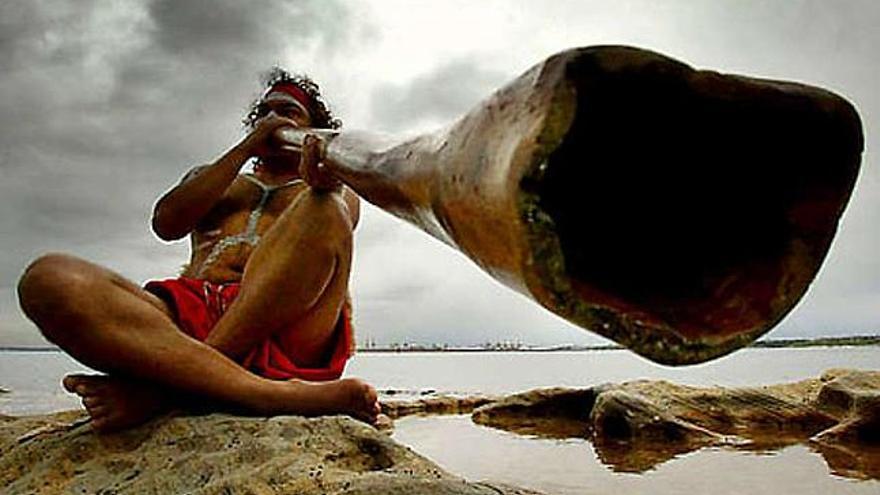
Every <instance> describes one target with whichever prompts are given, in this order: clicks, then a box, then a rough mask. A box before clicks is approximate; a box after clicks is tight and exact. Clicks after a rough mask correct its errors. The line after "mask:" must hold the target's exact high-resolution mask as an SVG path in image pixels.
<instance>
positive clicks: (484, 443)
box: [393, 416, 880, 495]
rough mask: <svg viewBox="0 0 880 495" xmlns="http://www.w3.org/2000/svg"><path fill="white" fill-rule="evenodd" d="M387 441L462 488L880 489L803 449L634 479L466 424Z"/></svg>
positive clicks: (706, 454) (400, 433)
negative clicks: (477, 484)
mask: <svg viewBox="0 0 880 495" xmlns="http://www.w3.org/2000/svg"><path fill="white" fill-rule="evenodd" d="M393 437H394V439H395V440H397V441H399V442H401V443H403V444H405V445H409V446H410V447H412V448H413V449H415V450H416V451H417V452H419V453H421V454H423V455H425V456H427V457H429V458H430V459H432V460H433V461H435V462H436V463H438V464H439V465H440V466H442V467H443V468H445V469H447V470H448V471H451V472H453V473H456V474H458V475H461V476H464V477H465V478H467V479H468V480H471V481H479V480H492V481H503V482H505V483H509V484H512V485H516V486H521V487H525V488H532V489H534V490H538V491H543V492H545V493H548V494H551V493H553V494H562V495H567V494H571V495H574V494H579V495H580V494H585V493H586V494H589V493H596V494H613V493H618V494H624V493H625V494H637V493H645V494H652V495H662V494H681V493H685V492H687V493H693V494H703V493H711V494H713V495H724V494H731V495H733V494H736V495H740V494H750V495H761V494H767V495H780V494H789V493H797V494H801V495H808V494H817V495H819V494H821V495H827V494H872V495H876V494H877V493H880V481H877V480H867V481H864V480H853V479H848V478H843V477H839V476H834V475H831V474H830V472H829V467H828V465H827V464H826V463H825V461H824V460H823V458H822V456H821V455H818V454H817V453H815V452H813V451H811V450H810V449H809V447H807V446H804V445H793V446H789V447H785V448H783V449H781V450H778V451H775V452H763V453H754V452H743V451H738V450H732V449H722V448H709V449H703V450H699V451H696V452H691V453H689V454H685V455H683V456H680V457H677V458H675V459H673V460H670V461H668V462H665V463H663V464H660V465H659V466H656V467H655V468H654V469H652V470H649V471H646V472H644V473H640V474H634V473H621V472H615V471H614V470H613V469H611V468H609V467H607V466H605V465H603V464H602V463H601V462H600V461H599V459H598V457H597V456H596V453H595V452H594V450H593V447H592V444H591V443H590V442H588V441H586V440H581V439H568V440H548V439H540V438H533V437H525V436H521V435H516V434H513V433H507V432H503V431H499V430H494V429H491V428H487V427H484V426H479V425H475V424H474V423H472V422H471V420H470V417H468V416H441V417H422V418H419V417H408V418H403V419H400V420H398V421H397V422H396V425H395V432H394V435H393Z"/></svg>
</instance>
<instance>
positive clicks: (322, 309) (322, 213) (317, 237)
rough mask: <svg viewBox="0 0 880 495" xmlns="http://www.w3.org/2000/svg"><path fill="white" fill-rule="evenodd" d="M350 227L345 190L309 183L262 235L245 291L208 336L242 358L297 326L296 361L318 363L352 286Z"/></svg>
mask: <svg viewBox="0 0 880 495" xmlns="http://www.w3.org/2000/svg"><path fill="white" fill-rule="evenodd" d="M351 257H352V226H351V220H350V218H349V215H348V210H347V208H346V206H345V203H344V202H343V200H342V195H341V192H314V191H313V190H311V189H309V188H307V189H306V190H305V191H303V192H302V193H301V194H300V195H299V196H298V197H297V198H296V200H295V201H294V202H293V204H291V205H290V206H289V207H288V208H287V210H286V211H285V212H284V213H283V214H282V215H281V216H280V217H279V218H278V220H276V222H275V224H273V226H272V228H270V229H269V230H268V231H267V232H266V233H265V234H264V235H263V238H262V239H261V240H260V244H259V245H258V246H257V248H256V249H255V250H254V252H253V253H252V254H251V257H250V259H249V260H248V263H247V266H246V268H245V272H244V277H243V279H242V284H241V292H240V293H239V295H238V297H237V298H236V300H235V302H234V303H233V304H232V305H231V306H230V307H229V309H228V310H227V311H226V314H224V315H223V317H222V318H221V319H220V321H219V322H218V323H217V325H216V326H215V327H214V329H213V330H212V332H211V336H210V337H209V339H208V341H209V342H212V343H217V344H218V345H217V347H218V348H219V349H221V350H223V351H224V352H225V353H226V354H228V355H232V356H236V357H238V356H240V355H242V354H243V353H244V352H246V351H247V350H248V349H250V348H251V347H252V346H253V345H254V344H255V343H257V342H259V341H260V340H261V339H260V338H258V337H257V338H255V337H254V336H259V335H266V334H267V332H268V333H274V332H276V331H278V330H284V329H288V328H295V329H296V331H295V333H294V334H293V335H291V338H292V339H293V343H294V346H293V347H294V349H293V352H294V355H293V356H292V357H293V359H294V361H295V362H296V363H297V364H299V365H301V366H307V367H308V366H311V367H318V366H321V365H322V364H323V363H322V362H321V360H322V359H324V358H326V356H327V354H328V352H327V351H328V350H329V349H328V347H329V346H330V345H331V344H332V342H333V337H334V331H335V329H336V323H337V320H338V319H339V315H340V310H341V308H342V305H343V304H344V301H345V298H346V294H347V291H348V279H349V272H350V269H351Z"/></svg>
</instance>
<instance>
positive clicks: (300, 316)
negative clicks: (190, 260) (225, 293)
mask: <svg viewBox="0 0 880 495" xmlns="http://www.w3.org/2000/svg"><path fill="white" fill-rule="evenodd" d="M344 208H345V207H344V205H343V204H342V201H341V198H339V194H338V193H314V192H312V191H311V190H306V191H305V192H303V193H302V194H301V195H300V197H299V198H298V199H297V200H296V201H295V202H294V204H292V205H291V206H290V207H289V208H288V210H287V211H285V212H284V214H283V215H282V216H281V218H279V219H278V220H277V221H276V223H275V225H273V227H272V228H271V229H270V230H269V231H268V232H267V233H266V234H265V236H264V239H263V241H262V242H261V243H260V245H259V247H258V248H257V249H255V251H254V253H253V254H252V256H251V260H250V261H249V263H248V266H247V268H246V270H245V275H244V279H243V281H242V289H241V293H240V296H239V298H238V299H237V300H236V302H235V303H234V304H233V305H232V306H231V307H230V308H229V310H228V311H227V313H226V314H225V315H224V317H223V318H222V319H221V320H220V322H219V323H218V325H217V326H216V327H215V330H214V332H217V333H216V334H215V333H213V332H212V335H211V338H213V339H215V341H214V342H210V341H209V342H208V343H202V342H198V341H196V340H195V339H192V338H190V337H188V336H187V335H185V334H183V333H182V332H181V331H180V330H179V329H178V328H177V326H176V325H175V324H174V322H173V320H172V318H171V314H170V311H169V310H168V308H167V307H166V306H165V304H164V303H163V302H162V301H161V300H160V299H159V298H157V297H156V296H154V295H152V294H150V293H148V292H146V291H144V290H143V289H141V288H140V287H138V286H137V285H135V284H134V283H132V282H130V281H128V280H126V279H124V278H123V277H121V276H119V275H118V274H116V273H113V272H112V271H109V270H107V269H105V268H102V267H100V266H97V265H95V264H92V263H89V262H87V261H83V260H80V259H77V258H74V257H70V256H65V255H58V254H50V255H45V256H43V257H41V258H39V259H38V260H36V261H35V262H34V263H32V264H31V265H30V266H29V267H28V269H27V270H26V272H25V274H24V275H23V276H22V278H21V280H20V282H19V299H20V303H21V306H22V309H23V310H24V312H25V314H27V316H28V317H29V318H30V319H31V320H33V321H34V323H36V325H37V326H38V327H39V328H40V330H41V332H42V333H43V335H45V336H46V338H47V339H48V340H50V341H51V342H53V343H55V344H57V345H58V346H59V347H61V348H62V349H64V350H65V351H67V352H68V353H69V354H70V355H71V356H73V357H74V358H75V359H77V360H78V361H80V362H82V363H83V364H85V365H87V366H89V367H91V368H94V369H97V370H100V371H102V372H105V373H107V374H108V375H109V376H108V377H83V376H75V377H68V378H66V379H65V382H64V383H65V386H66V387H67V388H68V389H70V390H72V391H74V392H76V393H78V394H80V395H81V396H83V403H84V405H85V406H86V408H87V409H88V410H89V413H90V414H91V415H92V417H93V420H94V422H93V426H94V427H95V428H96V429H99V430H112V429H118V428H123V427H126V426H130V425H131V424H135V423H137V422H139V421H142V420H144V419H146V418H148V417H149V416H150V415H151V414H154V413H155V409H156V408H157V407H158V405H159V404H160V403H161V402H162V401H163V400H164V401H167V400H168V399H169V397H171V396H172V395H174V396H177V397H183V398H186V397H194V398H199V400H206V399H207V400H210V401H213V402H215V403H216V404H218V405H219V406H222V407H229V408H235V409H237V410H240V411H243V412H248V413H253V414H261V415H262V414H283V413H289V414H307V415H314V414H333V413H344V414H349V415H352V416H355V417H358V418H360V419H364V420H366V421H372V420H373V419H374V418H375V416H376V414H377V413H378V403H377V401H376V394H375V391H374V390H373V388H372V387H370V386H369V385H367V384H366V383H364V382H362V381H360V380H357V379H343V380H336V381H331V382H321V383H308V382H303V381H298V380H291V381H273V380H268V379H265V378H262V377H259V376H257V375H254V374H252V373H250V372H248V371H247V370H245V369H244V368H242V367H241V366H239V365H238V364H237V363H236V362H235V361H233V359H232V358H231V357H230V356H232V357H233V358H234V357H238V356H240V355H241V354H243V353H244V352H246V346H247V345H248V344H249V343H250V342H251V341H252V340H253V331H256V330H258V329H266V328H270V327H271V326H273V325H274V326H277V327H282V326H284V327H286V326H287V325H289V324H291V323H295V324H296V325H297V328H298V329H302V332H301V333H302V335H301V336H298V338H299V339H300V340H301V341H302V343H303V347H302V352H301V355H300V356H294V359H298V360H300V361H301V362H302V364H304V365H308V364H309V363H308V360H309V359H312V358H311V356H314V355H316V351H320V349H322V346H326V345H327V343H328V342H329V341H330V338H331V336H332V331H333V328H334V327H335V323H336V319H337V318H338V316H339V310H340V308H341V305H342V303H343V301H344V298H345V294H346V291H347V283H348V274H349V267H350V260H351V224H350V222H349V220H348V218H347V216H346V215H345V209H344ZM294 227H295V228H294ZM266 325H269V326H270V327H267V326H266ZM270 330H271V328H270ZM263 331H265V330H263ZM215 336H216V337H215ZM317 354H321V353H320V352H318V353H317Z"/></svg>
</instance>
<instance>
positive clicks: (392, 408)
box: [382, 395, 497, 419]
mask: <svg viewBox="0 0 880 495" xmlns="http://www.w3.org/2000/svg"><path fill="white" fill-rule="evenodd" d="M496 399H497V398H495V397H489V396H485V395H472V396H466V397H462V396H454V395H438V396H435V397H423V398H419V399H415V400H383V401H382V412H383V413H384V414H386V415H387V416H388V417H389V418H391V419H397V418H402V417H403V416H410V415H413V414H470V413H471V411H473V410H474V409H476V408H477V407H480V406H482V405H485V404H488V403H490V402H493V401H495V400H496Z"/></svg>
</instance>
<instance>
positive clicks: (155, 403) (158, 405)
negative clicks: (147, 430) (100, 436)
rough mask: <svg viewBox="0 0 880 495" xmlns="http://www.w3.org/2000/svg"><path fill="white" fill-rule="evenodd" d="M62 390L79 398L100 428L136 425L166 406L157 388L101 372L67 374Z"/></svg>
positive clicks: (93, 422)
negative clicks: (100, 373) (99, 373)
mask: <svg viewBox="0 0 880 495" xmlns="http://www.w3.org/2000/svg"><path fill="white" fill-rule="evenodd" d="M62 383H63V385H64V388H65V390H67V391H68V392H70V393H74V394H76V395H78V396H80V398H81V399H82V404H83V406H84V407H85V408H86V411H88V413H89V416H90V417H91V418H92V428H94V429H95V430H96V431H99V432H109V431H117V430H122V429H125V428H130V427H132V426H136V425H139V424H141V423H143V422H145V421H147V420H148V419H150V418H153V417H155V416H156V415H158V414H159V413H161V412H162V411H163V410H165V409H166V408H167V405H166V403H165V401H164V400H163V399H162V395H161V394H160V393H159V391H158V390H156V389H154V388H152V387H150V386H148V385H145V384H142V383H138V382H135V381H125V380H121V379H117V378H113V377H109V376H103V375H68V376H66V377H64V380H63V381H62Z"/></svg>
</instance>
